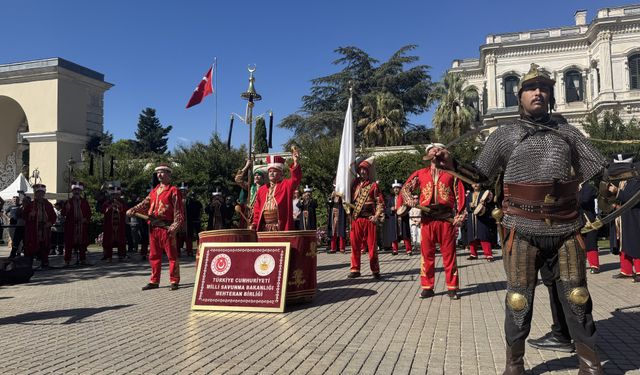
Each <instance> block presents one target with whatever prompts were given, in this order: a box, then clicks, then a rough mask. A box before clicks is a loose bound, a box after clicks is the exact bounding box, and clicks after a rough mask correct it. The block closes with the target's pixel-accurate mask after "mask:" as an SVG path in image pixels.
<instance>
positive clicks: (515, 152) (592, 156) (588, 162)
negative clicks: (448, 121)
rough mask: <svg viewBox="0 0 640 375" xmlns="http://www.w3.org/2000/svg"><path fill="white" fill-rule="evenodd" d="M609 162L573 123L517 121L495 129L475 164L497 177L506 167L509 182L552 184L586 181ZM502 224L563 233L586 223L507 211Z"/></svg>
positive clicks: (533, 232) (535, 231)
mask: <svg viewBox="0 0 640 375" xmlns="http://www.w3.org/2000/svg"><path fill="white" fill-rule="evenodd" d="M604 165H605V161H604V158H603V157H602V155H600V153H599V152H598V151H597V150H596V149H595V148H594V147H593V146H592V145H591V144H590V143H589V142H588V141H587V140H586V138H585V137H584V136H583V135H582V133H580V131H579V130H578V129H576V128H575V127H573V126H572V125H569V124H567V123H566V122H563V123H556V122H555V121H553V120H552V121H549V122H547V123H545V124H540V125H537V124H534V123H532V122H529V121H526V120H516V121H514V123H512V124H508V125H504V126H500V127H499V128H498V129H497V130H496V131H494V132H493V133H492V134H491V135H490V136H489V138H488V139H487V142H486V144H485V146H484V148H483V149H482V152H481V153H480V155H479V157H478V159H477V161H476V162H475V167H476V168H477V169H478V170H479V171H480V172H481V173H482V174H484V175H485V176H487V177H489V178H491V177H493V176H495V175H496V174H497V173H498V172H500V171H504V183H549V182H553V181H554V180H557V181H563V182H566V181H569V180H575V179H577V180H578V181H580V182H582V181H586V180H588V179H590V178H592V177H594V176H595V175H596V174H598V172H600V171H601V170H602V168H603V167H604ZM502 225H504V226H505V227H506V228H509V229H511V228H516V229H517V230H518V232H520V233H523V234H527V235H538V236H539V235H547V236H562V235H566V234H569V233H573V232H576V231H577V230H578V229H580V228H581V227H582V226H583V225H584V222H583V218H582V217H581V216H579V217H578V218H577V219H576V220H574V221H572V222H563V223H557V222H556V223H553V222H552V223H551V225H548V224H547V223H545V222H544V221H542V220H532V219H527V218H524V217H521V216H515V215H508V214H505V216H504V218H503V220H502Z"/></svg>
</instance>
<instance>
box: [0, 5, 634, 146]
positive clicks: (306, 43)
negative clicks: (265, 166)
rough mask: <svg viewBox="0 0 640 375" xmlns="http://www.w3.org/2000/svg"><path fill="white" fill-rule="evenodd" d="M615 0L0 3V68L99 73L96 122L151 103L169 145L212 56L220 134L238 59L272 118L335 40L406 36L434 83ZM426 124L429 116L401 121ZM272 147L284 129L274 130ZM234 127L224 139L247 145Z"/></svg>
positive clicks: (209, 126)
mask: <svg viewBox="0 0 640 375" xmlns="http://www.w3.org/2000/svg"><path fill="white" fill-rule="evenodd" d="M625 4H628V2H624V1H617V0H611V1H595V0H586V1H557V0H555V1H547V0H542V1H536V2H532V1H531V2H529V1H527V2H525V1H513V0H512V1H502V0H501V1H477V0H464V1H427V0H421V1H401V0H396V1H381V0H369V1H334V0H324V1H304V0H297V1H291V0H287V1H276V0H273V1H264V0H263V1H254V0H246V1H160V0H155V1H150V0H135V1H134V0H109V1H87V0H82V1H80V0H65V1H32V0H19V1H5V2H3V4H2V7H1V8H0V14H2V22H0V35H2V40H3V43H2V47H1V48H0V64H3V63H10V62H17V61H26V60H35V59H43V58H49V57H62V58H65V59H67V60H71V61H73V62H75V63H78V64H80V65H83V66H86V67H88V68H91V69H93V70H96V71H98V72H101V73H103V74H104V75H105V80H106V81H108V82H110V83H113V84H115V86H114V87H113V88H111V90H109V91H108V92H107V93H106V95H105V108H104V109H105V116H104V125H105V129H106V130H108V131H110V132H111V133H113V134H114V135H115V138H116V139H121V138H134V132H135V130H136V124H137V120H138V115H139V114H140V111H141V110H142V109H143V108H145V107H153V108H155V109H156V110H157V114H158V116H159V118H160V121H161V122H162V123H163V124H164V125H169V124H170V125H173V127H174V129H173V131H172V132H171V134H170V139H169V145H170V148H173V147H175V145H177V144H180V143H183V144H184V143H186V144H188V143H190V142H193V141H206V140H207V139H208V138H209V136H210V134H211V132H212V131H213V129H214V117H215V106H214V103H215V97H214V96H208V97H207V98H206V99H205V101H204V102H203V103H202V104H200V105H198V106H195V107H192V108H190V109H188V110H186V109H185V108H184V107H185V105H186V103H187V101H188V99H189V97H190V95H191V93H192V91H193V89H194V87H195V86H196V85H197V83H198V82H199V81H200V79H201V77H202V75H203V74H204V73H205V72H206V70H207V69H208V67H209V65H210V64H211V63H212V62H213V59H214V57H217V58H218V67H219V69H218V85H217V87H216V88H215V90H216V92H217V94H218V132H219V134H220V135H221V138H222V139H226V137H227V131H228V126H229V114H230V113H231V112H237V113H241V114H243V113H244V108H245V104H246V102H245V101H243V100H241V99H240V94H241V93H242V92H243V91H245V90H246V89H247V85H248V73H247V70H246V68H247V65H248V64H256V65H257V67H258V70H257V71H256V89H257V91H258V92H259V93H260V94H261V95H262V97H263V100H262V101H261V102H258V103H257V104H256V107H255V113H256V114H259V113H262V112H264V111H266V110H267V109H273V111H274V116H275V122H276V123H277V122H278V121H279V120H280V119H282V118H283V117H284V116H286V115H288V114H291V113H293V112H295V111H297V110H298V109H299V107H300V104H301V97H302V96H303V95H305V94H307V93H308V92H309V87H310V82H309V81H310V80H311V79H312V78H316V77H319V76H323V75H327V74H330V73H333V72H335V71H337V69H338V68H337V67H335V66H333V65H332V64H331V62H332V61H333V60H334V59H335V58H336V57H337V55H336V54H335V53H334V52H333V50H334V49H335V48H336V47H338V46H347V45H353V46H357V47H360V48H362V49H363V50H365V51H367V52H368V53H369V54H370V55H371V56H373V57H375V58H377V59H378V60H386V59H387V58H388V57H389V56H390V54H391V53H393V52H394V51H396V50H397V49H398V48H399V47H401V46H403V45H406V44H417V45H418V46H419V48H418V49H417V50H416V51H415V53H416V54H417V55H418V56H420V59H421V61H420V63H422V64H427V65H430V66H431V67H432V69H431V76H432V78H433V79H434V80H439V79H440V77H441V76H442V74H443V73H444V72H445V70H446V69H447V68H449V67H450V66H451V61H452V60H453V59H456V58H470V57H478V48H479V46H480V45H481V44H483V43H484V40H485V36H486V35H487V34H496V33H505V32H512V31H521V30H529V29H540V28H547V27H558V26H567V25H572V24H573V23H574V19H573V15H574V12H575V11H576V10H577V9H587V11H588V15H587V20H588V22H590V21H591V20H592V19H593V17H594V16H595V13H596V11H597V9H601V8H606V7H614V6H620V5H625ZM412 122H414V123H420V124H430V122H431V114H430V113H426V114H423V115H420V116H417V117H416V118H413V119H412ZM275 133H276V134H275V138H274V146H275V149H276V150H280V149H281V144H282V143H284V142H285V141H286V140H287V139H288V138H289V137H290V133H288V132H287V131H284V130H282V129H279V128H276V131H275ZM247 138H248V130H247V128H246V126H244V125H242V124H239V122H238V121H236V123H235V124H234V136H233V140H232V142H233V144H234V145H236V146H239V145H240V144H242V143H246V142H247Z"/></svg>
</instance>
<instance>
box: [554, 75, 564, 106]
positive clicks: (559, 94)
mask: <svg viewBox="0 0 640 375" xmlns="http://www.w3.org/2000/svg"><path fill="white" fill-rule="evenodd" d="M566 102H567V93H566V90H565V87H564V72H560V73H559V74H557V75H556V104H557V105H564V104H565V103H566Z"/></svg>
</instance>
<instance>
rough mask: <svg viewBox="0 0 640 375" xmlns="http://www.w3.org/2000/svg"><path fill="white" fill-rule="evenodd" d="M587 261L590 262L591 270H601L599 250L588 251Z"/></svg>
mask: <svg viewBox="0 0 640 375" xmlns="http://www.w3.org/2000/svg"><path fill="white" fill-rule="evenodd" d="M587 261H588V262H589V268H595V269H599V268H600V259H599V258H598V249H589V250H587Z"/></svg>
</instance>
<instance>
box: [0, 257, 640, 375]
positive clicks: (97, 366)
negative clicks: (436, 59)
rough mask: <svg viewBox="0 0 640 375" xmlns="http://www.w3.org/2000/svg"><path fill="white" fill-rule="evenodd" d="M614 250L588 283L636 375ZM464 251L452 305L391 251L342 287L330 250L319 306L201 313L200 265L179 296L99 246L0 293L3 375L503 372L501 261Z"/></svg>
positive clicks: (543, 298)
mask: <svg viewBox="0 0 640 375" xmlns="http://www.w3.org/2000/svg"><path fill="white" fill-rule="evenodd" d="M605 253H606V252H604V251H603V252H602V256H601V261H602V262H603V268H602V269H603V271H604V272H602V273H601V274H599V275H589V276H590V277H589V285H590V291H591V293H592V295H593V298H594V300H595V308H594V316H595V319H596V320H597V324H598V331H599V334H600V341H599V343H600V344H599V345H600V352H601V355H602V357H603V360H606V363H605V367H604V368H605V370H606V373H607V374H624V373H626V374H640V370H639V369H640V307H637V305H638V304H640V284H634V283H631V282H630V281H627V280H624V281H620V280H613V279H611V275H613V274H614V273H616V272H617V258H616V257H614V256H612V255H609V254H605ZM6 255H8V254H7V250H6V248H0V256H6ZM466 255H467V254H466V253H464V252H462V251H461V252H460V253H459V257H458V261H459V266H460V275H461V291H462V299H460V300H459V301H450V300H449V299H448V298H447V296H446V295H445V294H444V277H443V274H442V272H438V273H437V274H436V276H437V288H436V291H437V294H436V296H435V297H434V298H431V299H427V300H421V299H419V298H418V294H419V291H420V290H419V286H418V280H417V275H418V267H419V257H417V256H414V257H408V256H406V255H399V256H395V257H394V256H391V255H390V254H389V253H384V254H382V255H381V268H382V272H383V275H384V278H383V280H382V281H379V282H376V281H374V280H373V279H372V278H371V276H370V272H368V270H367V268H366V266H365V267H363V271H364V272H363V277H362V278H360V279H355V280H350V279H346V278H345V276H346V275H347V273H348V271H349V255H348V254H346V255H344V254H333V255H332V254H326V253H320V254H319V255H318V293H317V295H316V298H315V300H314V302H313V303H311V304H308V305H303V306H299V307H296V308H293V309H288V311H287V312H286V313H284V314H268V313H240V312H239V313H235V312H193V311H191V310H190V302H191V296H192V292H193V279H194V262H193V260H189V259H186V258H183V263H182V266H181V273H182V278H183V279H182V282H183V284H182V288H181V289H180V290H178V291H175V292H172V291H169V289H168V288H167V284H168V281H167V278H168V275H167V270H166V268H165V269H164V273H163V279H162V283H163V285H162V286H163V287H162V288H160V289H157V290H152V291H147V292H142V291H140V287H141V286H143V285H145V284H146V282H147V279H148V274H149V269H148V265H147V264H146V263H145V262H139V261H136V260H132V261H129V262H126V263H113V264H101V262H100V261H98V260H97V259H98V258H99V253H98V250H97V249H92V253H91V261H92V262H95V263H97V265H95V266H93V267H89V268H71V269H55V270H49V271H39V272H37V273H36V275H35V276H34V277H33V278H32V281H31V282H30V283H29V284H23V285H14V286H2V287H0V373H2V374H191V373H195V374H426V373H428V374H496V373H501V371H502V369H503V363H504V360H505V354H504V337H503V328H502V324H503V315H504V312H503V309H504V295H505V290H504V289H505V278H504V272H503V269H502V262H501V261H500V260H498V261H496V262H494V263H487V262H484V261H468V260H466ZM59 258H60V257H54V258H53V262H52V264H54V265H56V264H57V265H60V263H61V260H60V259H59ZM498 259H499V257H498ZM441 265H442V263H441V260H440V258H439V257H438V264H437V266H438V271H441ZM537 291H538V293H537V294H536V296H535V298H536V302H535V312H534V318H533V327H532V332H531V336H532V337H538V336H541V335H542V334H544V333H545V332H546V331H547V329H548V327H549V326H550V315H549V309H548V307H547V304H548V295H547V293H546V290H545V288H543V287H538V288H537ZM633 305H636V307H633ZM616 308H622V310H620V311H616ZM525 360H526V367H527V368H529V369H531V370H532V373H534V374H543V373H544V374H575V373H577V370H576V366H577V365H576V363H577V362H576V358H575V356H573V355H568V354H560V353H553V352H543V351H539V350H534V349H530V348H528V349H527V352H526V356H525Z"/></svg>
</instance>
